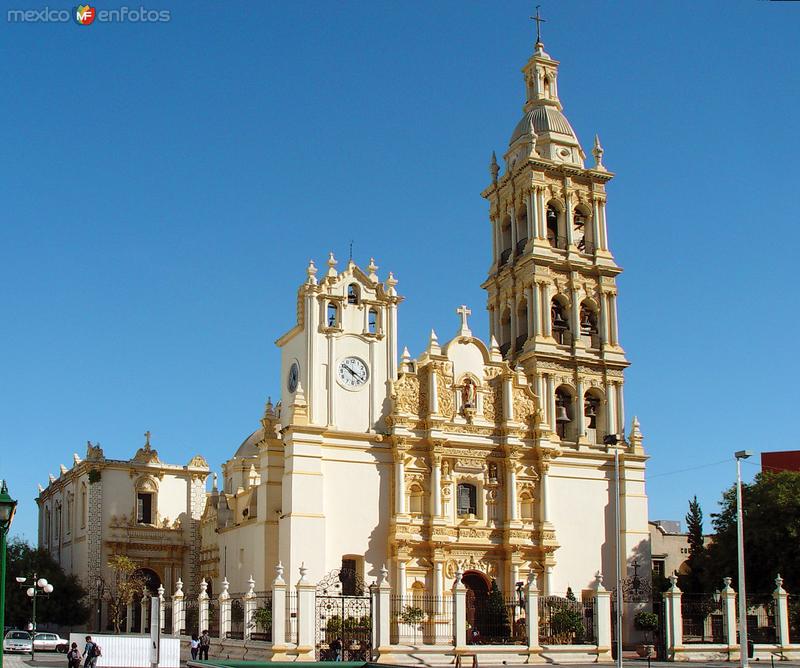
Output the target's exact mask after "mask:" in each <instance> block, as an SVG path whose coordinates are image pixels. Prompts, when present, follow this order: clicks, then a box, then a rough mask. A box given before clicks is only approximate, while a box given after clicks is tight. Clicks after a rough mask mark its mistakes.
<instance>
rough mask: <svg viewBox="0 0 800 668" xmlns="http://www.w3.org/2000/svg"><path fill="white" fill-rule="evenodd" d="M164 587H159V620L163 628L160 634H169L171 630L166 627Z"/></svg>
mask: <svg viewBox="0 0 800 668" xmlns="http://www.w3.org/2000/svg"><path fill="white" fill-rule="evenodd" d="M164 607H165V605H164V585H158V620H159V624H160V625H161V628H160V629H159V631H160V632H163V633H168V632H169V630H168V629H167V628H166V626H165V625H164Z"/></svg>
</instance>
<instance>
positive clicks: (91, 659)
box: [82, 636, 100, 668]
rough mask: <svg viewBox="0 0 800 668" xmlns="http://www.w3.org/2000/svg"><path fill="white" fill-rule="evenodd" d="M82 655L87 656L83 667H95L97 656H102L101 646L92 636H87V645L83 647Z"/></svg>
mask: <svg viewBox="0 0 800 668" xmlns="http://www.w3.org/2000/svg"><path fill="white" fill-rule="evenodd" d="M82 656H85V657H86V660H85V661H84V662H83V668H95V666H96V665H97V657H98V656H100V646H99V645H98V644H97V643H96V642H94V641H93V640H92V636H86V646H85V647H84V648H83V654H82Z"/></svg>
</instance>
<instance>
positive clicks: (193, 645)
mask: <svg viewBox="0 0 800 668" xmlns="http://www.w3.org/2000/svg"><path fill="white" fill-rule="evenodd" d="M189 651H191V653H192V661H196V660H197V653H198V652H199V651H200V639H199V638H198V637H197V634H196V633H192V639H191V640H190V641H189Z"/></svg>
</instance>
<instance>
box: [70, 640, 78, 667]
mask: <svg viewBox="0 0 800 668" xmlns="http://www.w3.org/2000/svg"><path fill="white" fill-rule="evenodd" d="M80 665H81V651H80V650H79V649H78V643H76V642H74V643H72V647H70V650H69V652H67V667H68V668H80Z"/></svg>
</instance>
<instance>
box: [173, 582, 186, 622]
mask: <svg viewBox="0 0 800 668" xmlns="http://www.w3.org/2000/svg"><path fill="white" fill-rule="evenodd" d="M183 619H184V610H183V580H181V579H180V578H178V581H177V582H176V583H175V593H174V594H173V595H172V635H174V636H179V635H180V634H181V630H182V629H183V626H184V623H183Z"/></svg>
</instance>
